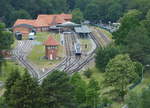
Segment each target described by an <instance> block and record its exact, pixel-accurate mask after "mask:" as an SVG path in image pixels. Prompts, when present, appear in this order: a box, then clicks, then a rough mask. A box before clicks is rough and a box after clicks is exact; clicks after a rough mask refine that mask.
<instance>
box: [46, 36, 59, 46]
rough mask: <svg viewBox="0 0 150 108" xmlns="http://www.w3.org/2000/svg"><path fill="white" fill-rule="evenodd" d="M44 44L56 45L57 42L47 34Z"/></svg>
mask: <svg viewBox="0 0 150 108" xmlns="http://www.w3.org/2000/svg"><path fill="white" fill-rule="evenodd" d="M44 45H45V46H58V45H59V43H58V42H57V41H56V40H55V39H54V38H53V37H52V36H49V37H48V39H47V40H46V41H45V42H44Z"/></svg>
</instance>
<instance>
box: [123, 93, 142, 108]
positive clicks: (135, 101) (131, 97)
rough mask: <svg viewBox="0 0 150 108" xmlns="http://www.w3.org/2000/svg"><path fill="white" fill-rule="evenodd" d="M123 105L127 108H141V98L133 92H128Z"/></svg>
mask: <svg viewBox="0 0 150 108" xmlns="http://www.w3.org/2000/svg"><path fill="white" fill-rule="evenodd" d="M125 103H126V104H127V105H128V108H142V107H141V98H140V96H139V95H137V94H136V93H134V92H130V93H129V94H128V97H127V98H126V100H125Z"/></svg>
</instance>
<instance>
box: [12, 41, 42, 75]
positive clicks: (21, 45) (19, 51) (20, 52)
mask: <svg viewBox="0 0 150 108" xmlns="http://www.w3.org/2000/svg"><path fill="white" fill-rule="evenodd" d="M32 42H33V41H31V40H25V41H18V42H17V43H18V45H17V47H16V48H15V49H14V50H13V52H12V53H13V55H14V57H15V58H16V60H17V61H19V62H20V63H21V64H22V65H23V66H24V67H26V68H27V69H28V71H29V73H30V75H31V76H32V77H35V78H38V77H39V76H38V73H37V72H36V70H35V69H34V68H33V67H32V65H31V64H29V62H28V61H27V60H26V56H27V55H28V53H29V52H30V50H31V49H32V48H31V47H32Z"/></svg>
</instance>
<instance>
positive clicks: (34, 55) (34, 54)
mask: <svg viewBox="0 0 150 108" xmlns="http://www.w3.org/2000/svg"><path fill="white" fill-rule="evenodd" d="M36 36H37V38H36V40H37V41H38V42H40V43H41V44H40V45H35V46H34V47H33V49H32V51H31V53H30V54H29V56H28V59H29V60H30V61H31V62H32V63H34V64H36V65H37V66H38V67H39V68H48V67H51V66H54V65H55V64H57V63H59V62H60V60H51V61H50V60H46V59H44V56H45V46H44V45H43V44H42V43H43V42H44V41H45V40H47V39H48V37H49V36H53V38H54V39H55V40H57V41H58V42H60V35H59V34H55V33H49V32H40V33H37V35H36ZM62 52H64V48H63V46H59V47H58V57H60V58H63V56H64V53H62Z"/></svg>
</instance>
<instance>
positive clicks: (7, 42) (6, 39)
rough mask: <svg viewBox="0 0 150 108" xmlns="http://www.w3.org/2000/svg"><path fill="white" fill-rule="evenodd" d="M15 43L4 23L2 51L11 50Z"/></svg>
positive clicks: (1, 27)
mask: <svg viewBox="0 0 150 108" xmlns="http://www.w3.org/2000/svg"><path fill="white" fill-rule="evenodd" d="M13 42H14V40H13V35H12V33H11V32H9V31H6V30H5V24H4V23H0V51H1V50H4V49H10V48H11V44H13Z"/></svg>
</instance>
